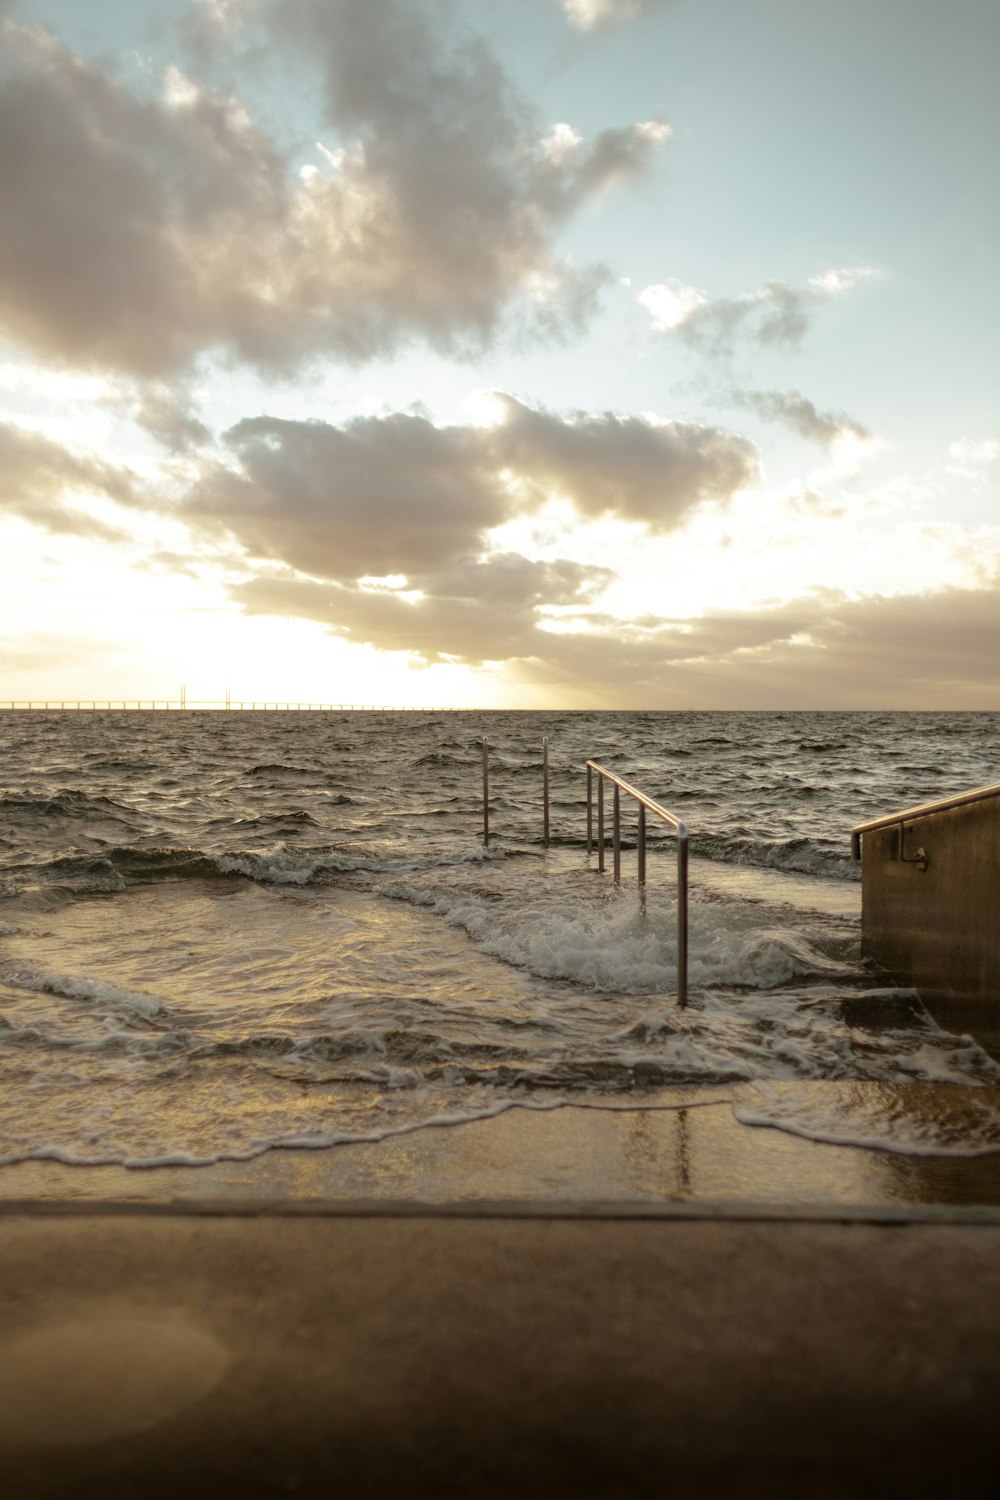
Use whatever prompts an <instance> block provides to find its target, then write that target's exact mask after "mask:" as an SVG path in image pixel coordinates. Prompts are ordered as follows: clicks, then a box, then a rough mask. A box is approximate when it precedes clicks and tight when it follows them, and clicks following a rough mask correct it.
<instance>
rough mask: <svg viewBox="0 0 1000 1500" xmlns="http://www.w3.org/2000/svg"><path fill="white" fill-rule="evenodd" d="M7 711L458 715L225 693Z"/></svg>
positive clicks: (41, 704) (43, 703)
mask: <svg viewBox="0 0 1000 1500" xmlns="http://www.w3.org/2000/svg"><path fill="white" fill-rule="evenodd" d="M4 710H8V711H9V710H14V711H16V712H19V711H25V712H26V711H28V710H37V711H41V712H46V713H61V712H69V713H84V712H86V713H93V712H97V711H98V710H104V711H107V710H111V711H113V712H116V713H121V712H123V711H128V712H131V713H135V712H137V711H138V712H144V713H152V712H160V713H162V712H174V713H178V712H181V713H192V712H195V713H206V712H207V713H211V712H214V713H324V714H329V713H427V714H443V713H456V712H458V710H456V709H447V708H424V707H419V708H415V707H413V706H412V705H409V704H407V705H404V704H396V703H285V702H281V701H277V702H276V701H275V700H274V699H273V698H268V699H254V701H253V702H250V701H247V702H243V701H238V702H237V701H234V700H233V699H231V698H230V696H229V694H228V693H227V694H226V697H225V699H197V700H196V699H192V698H188V697H186V696H182V697H181V698H172V699H170V698H122V699H115V698H8V699H3V698H0V712H2V711H4Z"/></svg>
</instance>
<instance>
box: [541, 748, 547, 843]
mask: <svg viewBox="0 0 1000 1500" xmlns="http://www.w3.org/2000/svg"><path fill="white" fill-rule="evenodd" d="M542 839H543V841H544V844H545V847H546V849H547V848H548V847H549V737H548V735H547V734H543V735H542Z"/></svg>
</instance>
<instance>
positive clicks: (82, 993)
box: [0, 963, 166, 1018]
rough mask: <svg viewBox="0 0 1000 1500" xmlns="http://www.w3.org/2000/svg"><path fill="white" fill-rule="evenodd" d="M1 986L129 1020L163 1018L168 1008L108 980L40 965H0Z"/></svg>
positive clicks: (145, 995)
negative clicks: (54, 997) (56, 971)
mask: <svg viewBox="0 0 1000 1500" xmlns="http://www.w3.org/2000/svg"><path fill="white" fill-rule="evenodd" d="M0 982H2V983H3V984H7V985H10V987H11V988H12V989H19V990H30V991H32V992H33V993H35V994H40V995H59V996H61V997H62V998H64V999H66V1000H78V1001H82V1002H83V1003H84V1004H88V1005H93V1006H94V1007H95V1008H99V1009H101V1010H107V1011H113V1012H118V1013H120V1014H123V1015H126V1016H129V1015H133V1016H143V1017H145V1018H150V1017H152V1016H160V1015H163V1014H164V1013H165V1011H166V1007H165V1005H164V1004H163V1001H162V1000H158V999H157V998H156V996H155V995H148V994H146V993H144V992H143V991H142V990H126V989H122V988H120V987H119V986H118V985H114V984H109V983H108V982H107V980H104V979H97V978H92V977H89V976H86V975H75V974H55V973H53V972H52V971H51V970H49V969H43V968H42V967H41V966H40V965H38V964H31V963H14V964H4V965H0Z"/></svg>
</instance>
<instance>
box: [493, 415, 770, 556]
mask: <svg viewBox="0 0 1000 1500" xmlns="http://www.w3.org/2000/svg"><path fill="white" fill-rule="evenodd" d="M496 399H497V400H498V401H499V402H500V403H501V407H502V410H503V411H504V418H505V419H504V421H503V422H501V423H500V424H499V425H498V426H497V427H496V428H494V429H492V440H493V445H494V447H495V450H496V452H497V455H498V457H499V459H500V461H501V462H502V463H503V465H504V466H505V467H507V468H509V469H510V470H512V471H513V473H514V474H515V475H517V476H518V477H519V478H520V479H521V481H522V483H523V484H524V485H525V486H527V487H528V488H529V489H530V490H532V491H533V492H535V493H536V494H538V495H540V496H545V497H547V496H548V495H550V494H553V493H556V494H562V495H565V496H567V497H568V498H569V499H571V500H572V501H573V503H574V504H575V505H576V507H577V509H578V510H579V511H580V512H581V513H582V514H583V515H588V516H602V515H615V516H618V517H620V518H621V519H622V520H627V521H640V522H642V523H643V524H645V525H647V526H648V527H649V528H650V529H651V530H654V531H668V530H670V529H671V528H672V527H674V526H676V525H677V524H678V523H679V521H680V519H681V518H682V516H683V515H684V514H685V513H686V512H687V511H689V510H690V509H691V508H692V506H694V505H696V504H697V503H698V502H699V501H702V500H725V499H728V498H729V497H730V496H731V495H732V494H734V493H735V492H736V491H737V490H739V489H741V488H743V487H744V486H746V485H748V484H751V483H752V482H753V480H754V479H755V478H756V477H757V451H756V449H755V448H754V446H753V444H752V443H750V442H749V441H748V440H747V439H746V438H744V437H740V436H739V435H737V434H736V433H731V432H726V431H724V430H723V429H721V428H718V427H703V426H700V425H699V424H697V423H694V422H657V421H653V420H651V419H650V418H648V417H634V416H618V415H616V414H615V413H613V412H602V413H590V412H574V413H572V414H571V415H570V416H569V417H561V416H557V415H556V414H555V413H553V412H549V411H545V410H542V409H539V408H537V407H531V406H527V405H525V404H524V403H522V402H520V401H516V400H515V399H514V397H512V396H508V395H505V394H503V393H497V396H496Z"/></svg>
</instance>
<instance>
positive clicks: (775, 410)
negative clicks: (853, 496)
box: [728, 390, 872, 448]
mask: <svg viewBox="0 0 1000 1500" xmlns="http://www.w3.org/2000/svg"><path fill="white" fill-rule="evenodd" d="M728 396H729V400H730V401H731V402H732V403H733V404H734V405H736V406H743V407H746V408H748V409H749V410H751V411H755V412H756V413H757V415H758V416H759V417H762V418H763V419H764V421H765V422H783V423H784V424H785V425H786V426H787V427H790V428H791V429H792V430H793V431H794V432H797V433H799V434H800V435H801V436H802V437H804V438H809V439H811V440H812V441H813V442H816V443H820V444H821V445H822V446H823V447H824V448H830V447H832V446H833V444H834V443H835V442H836V441H837V440H838V438H841V437H843V436H844V435H845V434H847V433H849V434H851V435H852V436H854V437H857V438H861V439H862V440H865V441H867V440H869V439H871V437H872V433H871V431H870V430H869V428H867V427H865V426H863V424H862V423H861V422H858V421H855V419H854V418H853V417H849V416H848V415H847V413H846V412H843V411H820V410H819V409H818V408H817V407H816V406H815V405H814V404H813V402H812V401H810V400H808V399H807V398H806V397H805V396H803V395H802V393H801V391H739V390H735V391H730V392H729V393H728Z"/></svg>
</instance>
